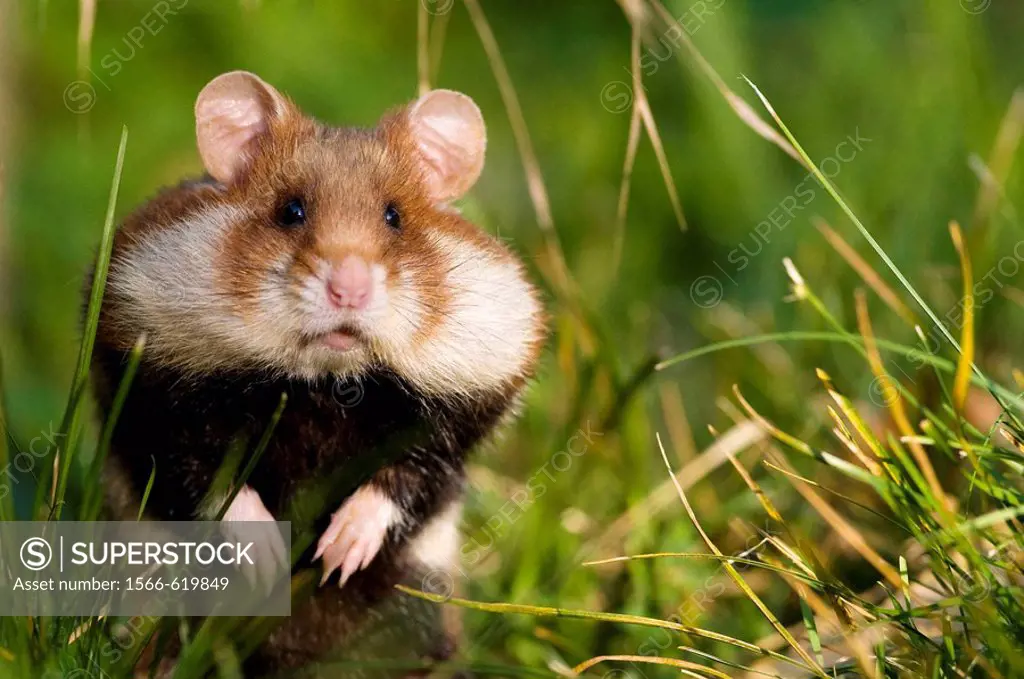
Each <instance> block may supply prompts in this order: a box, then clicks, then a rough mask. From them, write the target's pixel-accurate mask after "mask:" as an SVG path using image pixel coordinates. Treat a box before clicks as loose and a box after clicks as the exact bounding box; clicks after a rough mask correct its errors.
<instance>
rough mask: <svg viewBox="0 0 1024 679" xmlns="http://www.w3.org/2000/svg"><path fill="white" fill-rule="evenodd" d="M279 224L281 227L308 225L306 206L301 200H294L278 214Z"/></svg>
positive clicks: (285, 205)
mask: <svg viewBox="0 0 1024 679" xmlns="http://www.w3.org/2000/svg"><path fill="white" fill-rule="evenodd" d="M277 223H278V224H280V225H281V226H287V227H292V226H299V225H300V224H305V223H306V205H305V203H303V202H302V199H301V198H292V199H291V200H289V201H288V202H287V203H285V204H284V205H282V206H281V208H280V209H279V210H278V212H277Z"/></svg>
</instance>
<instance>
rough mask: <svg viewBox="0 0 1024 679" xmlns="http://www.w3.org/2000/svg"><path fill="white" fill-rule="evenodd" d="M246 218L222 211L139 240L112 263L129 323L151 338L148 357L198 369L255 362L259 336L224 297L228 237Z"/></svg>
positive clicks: (113, 284) (113, 289)
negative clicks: (220, 261) (222, 263)
mask: <svg viewBox="0 0 1024 679" xmlns="http://www.w3.org/2000/svg"><path fill="white" fill-rule="evenodd" d="M243 215H244V213H243V212H242V211H241V210H239V209H236V208H216V209H213V210H209V211H206V212H202V213H199V214H196V215H193V216H191V217H190V218H189V219H187V220H183V221H181V222H178V223H175V224H172V225H170V226H167V227H165V228H161V229H159V230H154V231H150V232H147V233H145V234H143V235H141V236H140V237H139V238H138V239H137V240H136V241H135V242H134V243H133V244H132V245H131V246H130V247H128V248H126V249H125V250H124V251H122V252H119V253H118V254H117V255H116V257H115V258H114V260H113V261H112V262H111V272H110V277H109V287H110V290H111V292H113V293H114V294H115V295H118V296H120V297H123V298H125V299H127V300H129V301H130V309H129V310H128V312H127V313H126V318H125V319H124V321H125V322H127V323H131V324H132V327H133V328H134V329H136V330H139V329H141V330H144V331H147V332H148V333H149V336H148V337H147V342H146V353H147V354H149V355H155V356H159V357H161V358H162V359H164V360H166V361H169V362H172V363H177V364H184V365H186V366H188V367H192V368H199V369H201V368H208V367H213V366H216V365H223V364H228V363H232V362H235V363H241V364H242V365H245V364H247V363H250V362H252V360H253V357H252V354H253V351H252V349H253V346H252V345H253V344H254V343H256V342H258V333H254V332H253V328H251V327H249V326H248V325H246V324H245V323H243V322H242V319H240V318H238V317H237V316H236V315H235V314H234V313H233V312H232V310H231V309H232V306H233V304H234V303H235V301H236V300H234V299H231V298H229V297H228V296H227V295H226V294H225V293H224V292H223V291H218V290H217V287H216V283H215V276H216V267H215V264H216V261H217V256H218V253H219V252H220V250H221V248H222V242H223V239H224V236H225V234H226V233H227V231H228V229H229V228H230V226H231V224H232V223H234V222H237V221H238V220H239V219H241V218H242V216H243Z"/></svg>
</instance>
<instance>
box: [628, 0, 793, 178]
mask: <svg viewBox="0 0 1024 679" xmlns="http://www.w3.org/2000/svg"><path fill="white" fill-rule="evenodd" d="M618 2H619V5H620V6H621V7H622V10H623V11H624V12H625V13H626V17H627V18H628V19H629V21H630V23H631V24H632V25H633V26H634V27H636V28H637V29H638V30H639V31H640V32H641V33H644V31H646V30H647V28H648V27H649V26H650V25H651V24H652V23H653V22H652V17H651V12H650V11H649V9H648V8H647V7H645V6H644V4H643V3H642V2H639V1H638V0H618ZM650 9H653V11H654V14H655V15H657V17H659V18H660V19H661V21H662V22H663V23H664V24H667V25H668V26H670V27H675V28H676V29H677V30H678V32H679V37H680V38H681V39H682V41H683V45H685V46H686V50H687V52H689V54H690V57H691V58H692V59H693V60H694V62H695V63H696V64H697V67H698V68H699V69H700V70H701V71H702V72H703V73H704V75H706V76H707V77H708V79H709V80H711V82H712V84H714V86H715V88H716V89H717V90H718V91H719V92H720V93H721V95H722V97H723V98H724V99H725V101H726V103H728V104H729V106H730V107H731V108H732V110H733V111H734V112H735V113H736V115H737V116H739V118H740V120H742V121H743V122H744V123H745V124H746V125H747V126H748V127H749V128H750V129H752V130H753V131H754V132H755V133H757V134H758V135H759V136H761V137H763V138H764V139H767V140H768V141H770V142H771V143H773V144H775V145H776V146H778V147H779V148H780V149H782V150H783V151H785V152H786V153H787V154H789V155H790V156H792V158H793V159H794V160H796V161H797V162H798V163H800V164H801V165H804V164H805V163H804V160H803V159H802V158H801V157H800V154H799V153H797V151H796V149H794V148H793V146H792V144H790V143H789V142H788V141H787V140H786V138H785V137H783V136H782V135H780V134H779V133H778V131H776V129H775V128H774V127H772V126H771V125H769V124H768V123H767V122H765V120H764V119H763V118H761V116H759V115H758V114H757V112H756V111H754V109H753V108H752V107H751V106H750V104H748V103H747V102H746V101H744V100H743V99H742V98H741V97H740V96H739V95H737V94H736V93H735V92H733V91H732V90H731V89H729V86H728V85H726V84H725V81H724V80H723V79H722V76H720V75H719V74H718V71H716V70H715V69H714V67H713V66H712V65H711V64H710V62H708V60H707V59H705V58H704V55H703V54H701V52H700V50H698V49H697V46H696V45H694V44H693V40H691V39H690V33H689V31H687V30H686V27H684V26H683V25H682V24H680V23H679V20H678V19H676V18H675V17H674V16H672V14H671V13H670V12H669V11H668V10H667V9H665V5H663V4H662V3H661V2H660V0H651V2H650ZM808 169H810V168H808Z"/></svg>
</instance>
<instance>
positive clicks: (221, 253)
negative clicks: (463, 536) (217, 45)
mask: <svg viewBox="0 0 1024 679" xmlns="http://www.w3.org/2000/svg"><path fill="white" fill-rule="evenodd" d="M195 117H196V135H197V145H198V150H199V155H200V156H201V158H202V162H203V165H204V167H205V169H206V172H207V174H206V176H204V177H202V178H200V179H196V180H190V181H185V182H183V183H181V184H180V185H178V186H177V187H174V188H170V189H165V190H163V191H162V192H161V193H159V194H158V195H157V196H156V197H155V198H153V199H152V200H150V201H149V202H148V203H146V204H144V205H142V206H141V207H139V208H138V209H137V210H135V211H134V212H133V213H132V214H131V215H130V216H128V217H127V218H126V219H125V220H124V222H123V223H122V224H121V225H120V227H119V229H118V231H117V233H116V234H115V237H114V245H113V253H112V257H111V264H110V269H109V274H108V279H107V284H106V289H105V293H104V299H103V306H102V310H101V315H100V324H99V331H98V335H97V342H96V350H95V354H94V364H93V374H94V376H95V379H94V383H95V392H96V395H97V400H98V402H99V405H100V406H101V407H102V408H104V409H108V408H109V407H110V405H111V401H112V398H113V394H114V392H115V390H116V388H117V385H118V383H119V381H120V379H121V376H122V373H123V371H124V369H125V365H126V360H127V356H128V353H129V351H130V350H131V347H132V346H133V344H134V343H135V342H136V340H137V338H138V337H139V336H140V335H145V338H146V343H145V351H144V354H143V358H142V362H141V365H140V367H139V371H138V373H137V374H136V376H135V379H134V381H133V383H132V386H131V389H130V392H129V394H128V397H127V400H126V402H125V404H124V407H123V410H122V412H121V415H120V418H119V420H118V422H117V426H116V428H115V430H114V432H113V438H112V443H111V449H110V459H109V474H110V479H111V483H110V487H111V488H114V489H117V490H115V491H113V492H112V495H117V496H118V497H116V498H113V501H114V504H118V503H120V504H123V503H124V501H125V498H126V497H130V498H131V499H132V501H134V502H137V501H138V498H139V497H141V495H142V492H143V489H144V488H145V487H146V484H147V482H148V481H149V478H150V474H151V472H152V471H153V466H154V462H155V468H156V473H155V479H154V482H153V486H152V490H151V492H150V495H149V498H148V502H147V505H146V510H147V512H148V513H149V514H150V515H152V516H153V517H154V518H158V519H165V520H190V519H209V518H213V517H214V516H215V514H216V511H217V509H218V504H217V502H214V501H212V500H211V498H210V497H208V492H207V491H208V490H209V489H210V486H211V483H212V481H213V479H214V475H215V474H216V472H217V471H218V468H219V466H220V465H221V463H222V461H223V460H224V458H225V455H226V454H227V451H228V450H229V448H230V447H231V445H232V442H233V441H236V440H237V439H238V437H239V436H240V435H241V436H242V437H243V439H244V440H247V441H249V442H255V441H256V440H257V439H259V437H260V435H261V434H262V432H263V431H264V428H265V427H266V426H267V424H268V423H269V421H270V419H271V417H272V414H273V413H274V411H275V409H276V408H277V406H278V405H279V403H280V399H281V394H282V393H284V394H286V395H287V403H286V406H285V408H284V410H283V413H282V416H281V418H280V420H279V422H278V424H277V427H276V429H275V432H274V434H273V437H272V438H271V440H270V443H269V445H268V447H267V448H266V451H265V453H264V454H263V456H262V457H261V458H260V460H259V463H258V465H257V466H256V468H255V471H254V472H253V473H252V475H251V476H250V477H249V479H248V483H247V484H246V485H245V486H244V487H243V488H242V489H241V490H240V492H239V493H238V495H237V497H236V498H235V500H234V501H233V502H232V504H231V505H230V507H229V508H228V510H227V513H226V515H225V517H224V520H225V521H234V520H248V521H253V520H256V521H271V520H275V519H281V518H282V517H283V516H285V515H286V513H287V512H288V511H289V508H290V507H294V506H295V504H294V503H295V501H296V499H297V497H296V496H301V495H302V494H303V493H304V488H305V487H306V486H305V485H304V484H308V483H309V482H311V481H316V480H318V479H326V478H335V479H337V478H341V480H342V481H348V482H350V483H351V482H357V481H358V479H352V478H351V476H349V478H346V476H345V475H346V474H348V473H349V472H347V471H346V470H347V469H350V467H346V464H348V463H351V462H352V461H353V460H366V459H369V460H371V461H372V460H374V459H375V456H376V455H378V452H377V451H378V449H379V448H384V447H386V446H387V445H394V443H395V441H399V442H400V446H401V448H400V450H398V451H396V452H397V454H394V455H392V456H391V457H390V458H384V457H381V458H380V459H381V462H382V463H384V464H383V466H382V467H381V468H380V469H378V470H377V471H376V472H375V473H373V474H372V476H370V477H369V478H368V479H367V480H365V482H363V483H362V484H361V485H359V487H358V488H357V489H356V490H355V492H354V493H352V494H351V495H349V496H348V497H347V498H342V499H340V500H339V504H338V505H337V506H329V507H319V508H318V509H319V510H320V511H322V513H323V517H322V519H321V522H320V524H319V525H318V526H317V531H318V533H319V539H318V540H317V541H316V542H315V543H314V545H313V546H312V547H311V549H310V550H309V551H308V552H307V553H306V554H305V555H304V556H303V563H304V564H305V565H309V564H310V563H315V564H317V565H318V566H319V567H320V568H322V573H323V580H322V581H321V583H320V584H321V586H320V588H319V589H318V591H317V594H315V595H314V597H313V598H312V600H311V601H310V602H309V603H308V604H304V605H302V606H301V607H298V608H297V609H296V610H295V611H293V615H292V617H291V618H290V619H289V620H288V621H287V622H286V623H285V624H284V625H283V626H282V628H280V629H279V630H278V631H277V632H275V633H274V635H273V636H272V637H271V638H270V640H269V642H268V643H267V644H265V645H264V647H262V648H261V649H260V650H259V651H258V652H257V654H256V656H255V657H254V659H253V660H252V661H251V662H250V668H254V671H256V672H258V673H262V672H266V673H269V672H271V671H277V670H279V669H281V668H287V667H295V666H300V665H303V664H304V663H307V662H309V661H311V660H312V659H315V658H316V657H319V656H320V655H322V654H323V653H325V652H329V651H330V650H332V649H333V648H335V647H336V646H338V645H339V644H340V643H342V642H343V638H344V637H345V636H347V635H349V634H350V633H351V631H352V630H353V629H355V628H356V627H357V626H358V625H357V624H358V622H359V619H360V617H361V616H365V615H366V610H367V608H368V607H369V606H373V605H375V604H376V603H377V602H379V601H381V600H382V599H383V598H384V597H388V596H390V593H391V592H392V591H393V585H394V584H395V583H396V582H398V581H399V580H400V579H402V578H403V577H408V576H409V574H410V573H412V572H415V571H416V570H417V569H420V570H424V569H425V570H430V569H436V568H441V569H445V570H450V569H451V567H452V565H453V564H455V563H456V562H457V554H458V546H457V531H456V526H457V522H458V519H459V507H460V495H461V488H462V485H463V483H464V464H465V459H466V456H467V454H468V453H469V452H470V450H471V449H473V448H474V446H476V445H477V444H478V443H480V442H481V441H482V440H484V439H485V438H487V437H488V436H489V435H490V434H492V433H493V432H494V431H495V429H496V428H497V427H498V426H499V425H500V424H501V423H502V422H503V421H505V420H507V419H509V418H510V417H511V416H513V415H514V413H515V410H516V406H517V402H518V400H519V397H520V396H521V393H522V391H523V389H524V387H525V386H526V385H527V383H528V381H529V380H530V378H531V377H532V376H533V374H534V372H535V368H536V365H537V362H538V357H539V354H540V351H541V348H542V345H543V343H544V339H545V336H546V328H545V317H544V311H543V307H542V303H541V297H540V294H539V292H538V290H537V288H536V287H535V286H534V285H533V284H532V283H531V282H530V281H529V280H528V277H527V275H526V273H525V270H524V267H523V265H522V263H521V261H520V260H519V259H518V258H517V257H516V256H515V255H514V254H513V253H512V252H511V251H510V250H509V248H507V247H506V246H505V244H504V243H502V242H501V241H500V240H499V239H497V238H495V237H493V236H491V235H489V234H487V233H485V232H484V231H482V230H481V229H479V228H478V227H476V226H475V225H473V224H471V223H470V222H469V221H467V220H466V219H465V218H464V217H462V216H461V215H460V213H459V212H458V211H457V210H456V209H455V208H453V207H451V205H450V202H451V201H453V200H455V199H457V198H459V197H461V196H463V195H464V194H465V193H466V192H467V191H468V190H469V189H470V188H471V187H472V186H473V184H474V183H475V182H476V180H477V178H478V177H479V175H480V173H481V170H482V169H483V164H484V151H485V147H486V133H485V127H484V122H483V118H482V116H481V113H480V110H479V108H478V107H477V106H476V104H475V103H474V102H473V101H472V99H470V98H469V97H467V96H466V95H463V94H460V93H457V92H453V91H449V90H434V91H431V92H428V93H427V94H425V95H423V96H422V97H420V98H419V99H417V100H416V101H414V102H412V103H411V104H409V105H407V106H405V107H403V108H400V109H397V110H395V111H392V112H390V113H387V114H385V115H384V116H383V117H382V118H381V119H380V121H379V122H378V124H377V125H376V127H374V128H372V129H361V128H351V127H333V126H329V125H326V124H323V123H321V122H318V121H316V120H314V119H313V118H311V117H308V116H306V115H304V114H303V113H302V112H301V111H300V110H299V109H298V108H297V107H296V105H295V104H294V103H292V102H291V101H290V100H289V99H288V98H286V97H285V96H284V95H282V94H281V93H280V92H278V91H277V90H276V89H275V88H274V87H272V86H270V85H269V84H267V83H266V82H264V81H263V80H261V79H260V78H259V77H257V76H256V75H253V74H251V73H246V72H240V71H236V72H231V73H226V74H224V75H221V76H218V77H217V78H215V79H214V80H212V81H211V82H210V83H209V84H207V85H206V87H205V88H203V90H202V91H201V92H200V94H199V97H198V99H197V101H196V105H195ZM389 442H390V444H389ZM250 448H251V446H250ZM339 470H340V472H339ZM339 473H340V474H341V476H340V477H338V476H337V475H338V474H339ZM332 474H333V475H335V476H333V477H332V476H331V475H332ZM216 499H217V498H214V500H216ZM219 499H220V500H223V499H224V498H219ZM300 565H303V564H302V563H300ZM442 655H444V654H442ZM332 676H338V675H336V674H332Z"/></svg>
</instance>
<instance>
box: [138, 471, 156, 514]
mask: <svg viewBox="0 0 1024 679" xmlns="http://www.w3.org/2000/svg"><path fill="white" fill-rule="evenodd" d="M149 459H151V460H153V469H152V471H150V472H149V480H148V481H146V490H145V491H143V493H142V502H140V503H139V515H138V516H137V517H136V519H135V520H136V521H142V514H143V513H144V512H145V511H146V504H147V503H148V502H149V494H150V492H151V491H152V490H153V482H154V481H156V458H154V457H153V456H152V455H151V456H150V458H149Z"/></svg>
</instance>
